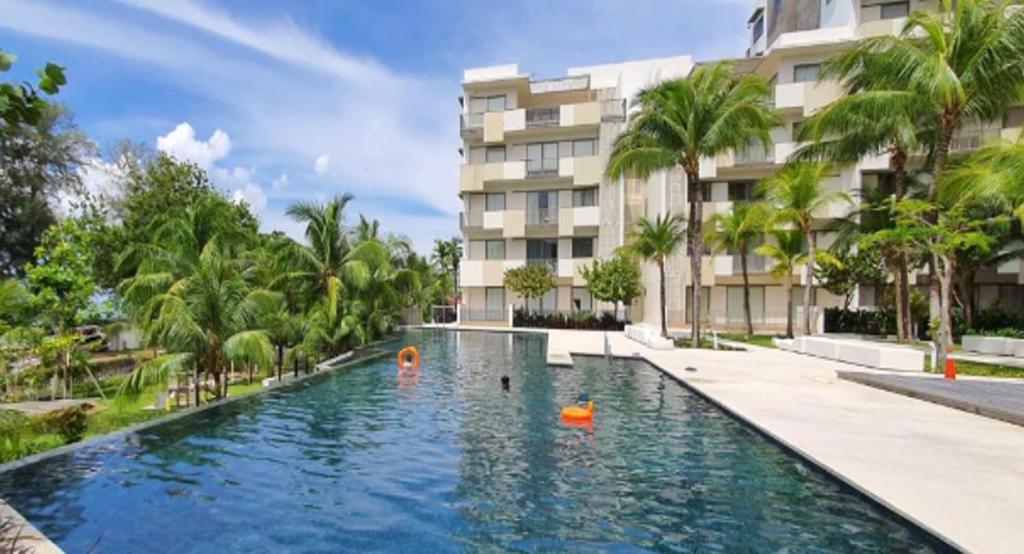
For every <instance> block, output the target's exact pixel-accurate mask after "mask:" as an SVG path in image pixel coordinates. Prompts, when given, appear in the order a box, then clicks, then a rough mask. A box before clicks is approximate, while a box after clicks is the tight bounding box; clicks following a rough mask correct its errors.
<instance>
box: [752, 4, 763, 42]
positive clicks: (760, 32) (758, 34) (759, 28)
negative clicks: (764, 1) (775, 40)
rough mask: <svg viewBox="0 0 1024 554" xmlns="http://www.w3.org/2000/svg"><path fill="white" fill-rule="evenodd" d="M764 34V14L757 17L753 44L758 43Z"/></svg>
mask: <svg viewBox="0 0 1024 554" xmlns="http://www.w3.org/2000/svg"><path fill="white" fill-rule="evenodd" d="M763 34H764V12H761V15H759V16H757V20H755V21H754V37H753V39H751V42H752V43H756V42H757V41H758V39H760V38H761V35H763Z"/></svg>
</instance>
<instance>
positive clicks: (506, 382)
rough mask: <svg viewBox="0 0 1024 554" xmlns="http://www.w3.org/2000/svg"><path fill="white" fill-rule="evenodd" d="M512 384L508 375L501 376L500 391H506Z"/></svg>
mask: <svg viewBox="0 0 1024 554" xmlns="http://www.w3.org/2000/svg"><path fill="white" fill-rule="evenodd" d="M511 384H512V379H509V377H508V375H502V376H501V389H502V390H505V391H507V390H508V388H509V385H511Z"/></svg>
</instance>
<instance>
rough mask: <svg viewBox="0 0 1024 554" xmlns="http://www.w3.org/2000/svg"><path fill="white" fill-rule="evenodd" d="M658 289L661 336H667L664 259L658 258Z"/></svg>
mask: <svg viewBox="0 0 1024 554" xmlns="http://www.w3.org/2000/svg"><path fill="white" fill-rule="evenodd" d="M658 289H659V291H658V292H659V293H660V297H661V304H660V307H661V309H660V310H659V311H660V312H661V336H663V337H666V338H667V337H668V324H667V322H666V321H665V259H664V258H658Z"/></svg>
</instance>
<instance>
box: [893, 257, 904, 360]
mask: <svg viewBox="0 0 1024 554" xmlns="http://www.w3.org/2000/svg"><path fill="white" fill-rule="evenodd" d="M896 266H897V267H896V268H895V269H896V275H895V278H896V279H895V280H896V283H895V284H896V286H895V287H894V289H893V290H895V292H896V341H897V342H899V343H900V344H903V343H904V342H906V341H907V328H906V325H905V323H904V321H903V283H902V282H901V280H902V278H903V276H902V275H900V273H899V263H898V262H897V263H896Z"/></svg>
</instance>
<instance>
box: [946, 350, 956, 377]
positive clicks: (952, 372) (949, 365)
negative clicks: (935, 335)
mask: <svg viewBox="0 0 1024 554" xmlns="http://www.w3.org/2000/svg"><path fill="white" fill-rule="evenodd" d="M946 379H951V380H955V379H956V360H954V359H953V349H952V348H947V349H946Z"/></svg>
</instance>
